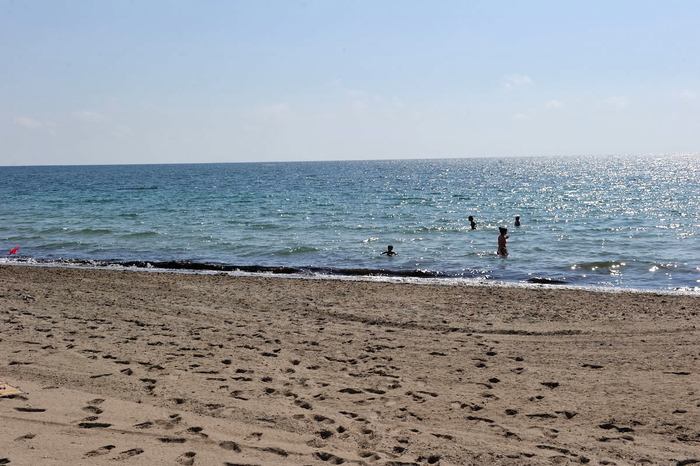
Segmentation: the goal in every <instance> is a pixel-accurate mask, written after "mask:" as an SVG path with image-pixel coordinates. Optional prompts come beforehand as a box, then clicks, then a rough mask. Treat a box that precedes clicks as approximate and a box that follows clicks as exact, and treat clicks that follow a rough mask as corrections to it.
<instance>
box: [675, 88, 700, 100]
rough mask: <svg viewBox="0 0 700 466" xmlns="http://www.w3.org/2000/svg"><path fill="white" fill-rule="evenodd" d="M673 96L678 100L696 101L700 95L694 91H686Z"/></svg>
mask: <svg viewBox="0 0 700 466" xmlns="http://www.w3.org/2000/svg"><path fill="white" fill-rule="evenodd" d="M673 95H674V96H675V97H676V98H679V99H683V100H695V99H697V98H698V93H697V92H696V91H692V90H690V89H686V90H684V91H680V92H675V93H674V94H673Z"/></svg>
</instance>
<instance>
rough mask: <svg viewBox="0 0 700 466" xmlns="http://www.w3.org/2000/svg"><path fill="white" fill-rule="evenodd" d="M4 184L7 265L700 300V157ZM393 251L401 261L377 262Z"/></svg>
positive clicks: (11, 175)
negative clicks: (239, 273) (436, 281)
mask: <svg viewBox="0 0 700 466" xmlns="http://www.w3.org/2000/svg"><path fill="white" fill-rule="evenodd" d="M0 176H1V177H2V180H3V182H2V184H0V205H2V208H0V251H1V250H6V251H9V250H10V249H11V248H12V247H15V246H20V247H21V249H20V250H19V253H18V254H17V255H13V256H8V255H6V254H5V255H3V256H1V257H2V259H0V262H5V263H7V262H16V263H49V264H53V263H59V264H81V265H105V264H114V263H118V264H121V265H127V266H143V265H146V264H145V263H150V264H152V265H153V264H156V265H158V264H157V263H158V262H161V263H162V262H166V261H167V262H169V263H168V264H161V266H163V267H166V266H167V267H169V268H185V269H195V268H201V269H217V268H221V269H224V270H229V269H235V268H243V269H244V270H249V271H268V272H269V271H273V272H296V273H301V274H308V275H319V274H321V275H323V274H333V275H339V274H340V275H347V276H365V275H367V274H373V275H375V276H377V275H381V276H384V277H403V278H406V279H410V278H412V277H442V278H444V279H447V280H455V281H463V280H468V281H470V280H477V281H485V282H495V281H505V282H528V281H533V280H534V281H538V280H536V279H545V280H549V281H556V282H561V283H564V284H568V285H574V286H589V287H604V288H634V289H644V290H685V291H690V292H698V290H700V248H699V247H698V246H699V243H698V233H699V230H700V181H699V180H700V156H698V155H697V154H691V155H675V156H624V157H622V156H620V157H565V158H564V157H562V158H537V157H533V158H504V159H445V160H410V161H408V160H397V161H352V162H296V163H245V164H192V165H130V166H60V167H0ZM469 215H472V216H474V217H475V220H476V222H477V224H478V226H477V229H476V230H472V229H471V228H470V226H469V221H468V220H467V217H468V216H469ZM515 215H520V216H521V221H522V226H520V227H517V228H516V227H514V226H513V220H514V216H515ZM499 226H507V227H508V228H509V236H510V238H509V244H508V247H509V251H510V256H509V257H508V258H505V259H504V258H500V257H498V256H497V255H496V254H495V251H496V245H497V237H498V227H499ZM388 244H393V245H394V247H395V250H396V251H398V253H399V255H398V256H395V257H387V256H383V255H381V254H380V253H381V251H383V250H385V249H386V246H387V245H388ZM285 268H286V269H285Z"/></svg>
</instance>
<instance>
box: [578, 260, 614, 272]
mask: <svg viewBox="0 0 700 466" xmlns="http://www.w3.org/2000/svg"><path fill="white" fill-rule="evenodd" d="M626 265H627V264H625V263H624V262H619V261H599V262H583V263H580V264H575V265H573V266H572V267H571V268H572V269H573V270H579V269H580V270H587V271H589V272H595V271H600V270H601V269H603V270H608V271H609V270H612V269H619V268H620V267H625V266H626Z"/></svg>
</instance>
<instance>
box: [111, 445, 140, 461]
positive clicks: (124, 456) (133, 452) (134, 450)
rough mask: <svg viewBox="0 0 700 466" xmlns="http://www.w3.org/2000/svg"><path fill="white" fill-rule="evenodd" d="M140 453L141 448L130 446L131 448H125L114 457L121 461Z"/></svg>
mask: <svg viewBox="0 0 700 466" xmlns="http://www.w3.org/2000/svg"><path fill="white" fill-rule="evenodd" d="M141 453H143V450H142V449H141V448H132V449H131V450H126V451H123V452H121V453H119V455H117V457H116V458H114V459H115V460H117V461H123V460H126V459H129V458H131V457H132V456H136V455H140V454H141Z"/></svg>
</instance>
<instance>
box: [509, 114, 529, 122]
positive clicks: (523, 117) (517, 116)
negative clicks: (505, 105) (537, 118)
mask: <svg viewBox="0 0 700 466" xmlns="http://www.w3.org/2000/svg"><path fill="white" fill-rule="evenodd" d="M513 119H514V120H516V121H525V120H529V119H530V117H529V116H528V115H527V114H525V113H516V114H515V115H513Z"/></svg>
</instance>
